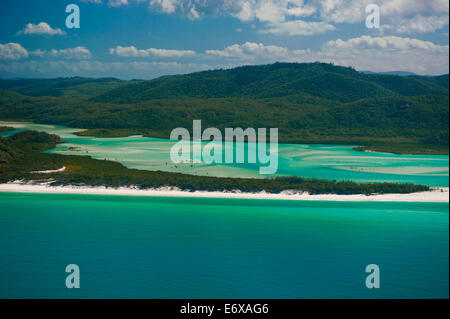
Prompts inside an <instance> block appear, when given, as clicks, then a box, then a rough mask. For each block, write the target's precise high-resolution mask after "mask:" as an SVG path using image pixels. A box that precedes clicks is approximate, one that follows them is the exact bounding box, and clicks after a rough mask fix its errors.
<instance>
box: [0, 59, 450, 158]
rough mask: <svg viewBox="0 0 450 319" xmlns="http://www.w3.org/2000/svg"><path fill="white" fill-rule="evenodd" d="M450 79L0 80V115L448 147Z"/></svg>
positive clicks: (243, 71) (323, 75) (343, 70)
mask: <svg viewBox="0 0 450 319" xmlns="http://www.w3.org/2000/svg"><path fill="white" fill-rule="evenodd" d="M448 85H449V76H448V74H446V75H441V76H430V77H428V76H417V75H409V76H398V75H388V74H364V73H361V72H357V71H355V70H354V69H352V68H347V67H341V66H335V65H332V64H325V63H303V64H299V63H275V64H269V65H260V66H243V67H238V68H234V69H227V70H214V71H204V72H196V73H191V74H186V75H175V76H164V77H161V78H157V79H154V80H150V81H120V80H117V79H86V78H67V79H51V80H0V119H31V120H35V121H37V122H42V123H48V124H63V125H68V126H72V127H78V128H86V129H89V130H88V131H87V132H85V133H83V134H92V135H96V136H126V135H131V134H144V135H148V136H155V137H164V138H167V137H168V136H169V134H170V131H171V130H172V129H173V128H175V127H180V126H181V127H186V128H190V127H191V126H192V120H194V119H201V120H202V124H203V125H204V127H206V126H214V127H217V128H219V129H221V130H223V129H224V128H225V127H244V128H245V127H255V128H257V127H277V128H278V129H279V136H280V141H281V142H291V143H345V144H360V145H369V146H372V149H373V148H375V147H376V149H378V150H384V151H394V152H395V151H398V152H418V153H448V125H449V122H448V115H449V114H448V113H449V89H448Z"/></svg>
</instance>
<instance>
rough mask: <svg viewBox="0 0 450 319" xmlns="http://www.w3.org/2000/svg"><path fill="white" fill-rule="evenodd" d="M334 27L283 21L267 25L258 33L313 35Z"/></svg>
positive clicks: (322, 24)
mask: <svg viewBox="0 0 450 319" xmlns="http://www.w3.org/2000/svg"><path fill="white" fill-rule="evenodd" d="M334 29H335V27H334V26H333V25H331V24H328V23H326V22H306V21H302V20H294V21H284V22H278V23H272V24H269V25H268V27H267V29H263V30H261V31H260V33H272V34H285V35H289V36H294V35H315V34H320V33H325V32H327V31H331V30H334Z"/></svg>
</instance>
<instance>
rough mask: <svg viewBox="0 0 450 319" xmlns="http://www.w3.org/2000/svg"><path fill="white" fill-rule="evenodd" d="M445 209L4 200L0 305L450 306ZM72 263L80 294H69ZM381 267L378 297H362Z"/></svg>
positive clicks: (52, 197)
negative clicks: (227, 301)
mask: <svg viewBox="0 0 450 319" xmlns="http://www.w3.org/2000/svg"><path fill="white" fill-rule="evenodd" d="M448 213H449V205H448V204H446V203H445V204H441V203H427V204H422V203H370V202H359V203H356V202H292V201H274V200H270V201H262V200H243V199H242V200H241V199H201V198H195V199H192V198H189V199H188V198H141V197H121V196H98V195H62V194H15V193H0V298H79V297H87V298H91V297H92V298H101V297H120V298H250V297H251V298H448V297H449V277H448V276H449V271H448V270H449V268H448V267H449V264H448V263H449V260H448V258H449V215H448ZM72 263H73V264H77V265H79V266H80V270H81V288H80V289H71V290H69V289H66V288H65V277H66V273H65V267H66V265H67V264H72ZM372 263H375V264H377V265H379V267H380V272H381V288H380V289H372V290H369V289H367V288H365V285H364V282H365V276H366V274H365V266H366V265H368V264H372Z"/></svg>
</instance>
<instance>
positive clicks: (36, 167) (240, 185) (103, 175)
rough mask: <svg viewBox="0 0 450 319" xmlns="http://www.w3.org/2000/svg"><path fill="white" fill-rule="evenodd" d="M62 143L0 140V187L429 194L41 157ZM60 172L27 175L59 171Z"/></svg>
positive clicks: (411, 188) (395, 187)
mask: <svg viewBox="0 0 450 319" xmlns="http://www.w3.org/2000/svg"><path fill="white" fill-rule="evenodd" d="M60 142H61V139H60V138H59V136H57V135H50V134H47V133H42V132H36V131H22V132H19V133H16V134H14V135H12V136H9V137H6V138H3V137H0V183H5V182H8V181H13V180H26V181H47V180H52V185H89V186H108V187H119V186H136V187H139V188H142V189H147V188H158V187H164V186H171V187H178V188H180V189H181V190H186V191H199V190H201V191H236V190H238V191H241V192H261V191H266V192H268V193H280V192H282V191H284V190H296V191H303V192H308V193H310V194H330V193H333V194H366V195H369V194H375V193H376V194H384V193H412V192H419V191H427V190H429V187H428V186H424V185H413V184H396V183H367V184H366V183H361V184H358V183H354V182H350V181H328V180H320V179H309V178H301V177H277V178H266V179H251V178H219V177H205V176H194V175H187V174H180V173H168V172H161V171H145V170H137V169H128V168H126V167H124V166H123V165H122V164H120V163H117V162H112V161H107V160H97V159H92V158H91V157H89V156H77V155H59V154H49V153H43V151H44V150H47V149H49V148H53V147H55V145H56V143H60ZM63 166H65V167H66V169H65V170H64V171H63V172H57V173H48V174H44V173H31V172H32V171H43V170H53V169H59V168H61V167H63Z"/></svg>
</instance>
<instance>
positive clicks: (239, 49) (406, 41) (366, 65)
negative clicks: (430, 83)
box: [206, 36, 449, 74]
mask: <svg viewBox="0 0 450 319" xmlns="http://www.w3.org/2000/svg"><path fill="white" fill-rule="evenodd" d="M206 54H207V55H209V56H210V57H214V56H215V57H220V58H221V61H223V60H224V59H225V60H226V59H230V60H231V61H239V63H240V64H243V63H272V62H275V61H285V62H316V61H321V62H333V63H335V64H338V65H345V66H352V67H355V68H356V69H358V70H372V71H379V72H383V71H393V70H396V71H397V70H398V71H411V72H415V73H418V74H444V73H448V67H449V63H448V58H449V46H448V45H438V44H435V43H432V42H430V41H422V40H419V39H414V38H402V37H396V36H385V37H370V36H361V37H358V38H352V39H348V40H342V39H338V40H332V41H328V42H327V43H325V44H324V45H323V46H322V47H321V48H320V49H319V50H310V49H306V50H289V49H287V48H285V47H281V46H274V45H264V44H262V43H252V42H246V43H244V44H242V45H240V44H233V45H230V46H227V47H226V48H225V49H223V50H207V51H206Z"/></svg>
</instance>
